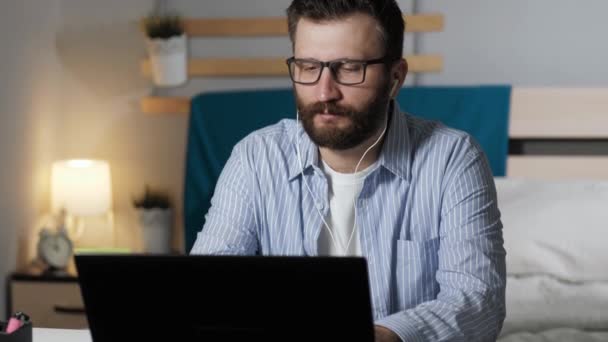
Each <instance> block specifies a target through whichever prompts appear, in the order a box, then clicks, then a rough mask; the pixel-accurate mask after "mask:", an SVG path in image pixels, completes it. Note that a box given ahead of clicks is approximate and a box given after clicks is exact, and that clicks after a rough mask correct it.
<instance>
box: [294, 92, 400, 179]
mask: <svg viewBox="0 0 608 342" xmlns="http://www.w3.org/2000/svg"><path fill="white" fill-rule="evenodd" d="M391 107H392V111H391V117H390V119H389V124H388V125H389V126H388V128H387V130H386V137H385V139H384V143H383V145H382V151H381V152H380V156H379V158H378V164H379V165H380V166H383V167H384V168H385V169H387V170H388V171H390V172H391V173H393V174H395V175H396V176H398V177H400V178H402V179H404V180H406V181H408V182H409V180H410V159H411V158H409V155H410V137H409V130H408V126H407V116H406V115H405V114H404V113H401V111H400V109H399V104H397V102H396V101H393V105H392V106H391ZM296 130H297V133H296V134H294V135H293V138H292V146H294V153H292V154H291V155H290V158H289V181H292V180H293V179H294V178H296V177H297V176H298V175H300V174H301V173H302V169H304V172H307V171H308V169H310V168H311V167H313V166H314V165H317V162H318V158H319V150H318V148H317V146H316V145H315V144H314V143H313V142H312V140H310V137H309V136H308V134H306V131H304V128H303V127H302V126H301V124H300V122H296ZM298 143H299V150H300V153H299V154H298ZM298 158H300V161H298Z"/></svg>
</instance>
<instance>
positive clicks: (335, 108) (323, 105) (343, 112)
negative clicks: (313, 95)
mask: <svg viewBox="0 0 608 342" xmlns="http://www.w3.org/2000/svg"><path fill="white" fill-rule="evenodd" d="M325 112H327V113H331V114H334V115H337V116H349V117H350V116H352V115H353V113H354V112H355V111H354V110H353V109H352V108H349V107H345V106H340V105H337V104H335V103H327V102H316V103H313V104H311V105H308V106H303V107H302V108H301V109H300V114H302V115H305V116H313V115H315V114H317V113H325Z"/></svg>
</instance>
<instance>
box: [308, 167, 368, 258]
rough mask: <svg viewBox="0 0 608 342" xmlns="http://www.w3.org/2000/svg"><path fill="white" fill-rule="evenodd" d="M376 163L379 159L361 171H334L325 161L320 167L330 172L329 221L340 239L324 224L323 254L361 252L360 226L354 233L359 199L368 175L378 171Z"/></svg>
mask: <svg viewBox="0 0 608 342" xmlns="http://www.w3.org/2000/svg"><path fill="white" fill-rule="evenodd" d="M376 166H377V162H376V163H374V164H372V165H370V166H369V167H367V168H366V169H365V170H363V171H358V172H357V173H340V172H337V171H334V170H333V169H332V168H331V167H329V165H327V163H325V162H324V161H322V163H321V165H320V168H321V170H322V171H323V173H325V175H326V176H327V182H328V187H329V212H328V213H327V217H326V218H325V222H327V224H328V225H329V228H330V229H331V232H332V234H333V236H334V239H335V240H336V243H334V242H333V240H332V238H331V236H330V234H329V232H328V231H327V227H325V224H323V226H322V227H321V233H320V234H319V241H318V242H319V245H318V247H319V255H324V256H328V255H330V256H348V255H350V256H353V255H354V256H360V255H361V243H360V241H359V234H358V232H357V230H356V228H355V229H354V233H353V225H354V223H355V200H356V199H357V198H358V197H359V194H360V193H361V189H363V182H364V181H365V177H367V175H369V174H370V173H371V172H372V171H374V169H375V168H376ZM351 236H352V239H351V242H350V245H348V240H349V239H350V238H351ZM336 244H337V245H336ZM347 246H348V249H347Z"/></svg>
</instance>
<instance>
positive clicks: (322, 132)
mask: <svg viewBox="0 0 608 342" xmlns="http://www.w3.org/2000/svg"><path fill="white" fill-rule="evenodd" d="M294 55H295V57H296V58H306V59H315V60H319V61H331V60H336V59H345V58H347V59H353V60H370V59H376V58H381V57H384V56H383V55H384V44H383V41H382V39H381V36H380V32H379V31H378V29H377V23H376V21H375V19H373V18H372V17H371V16H369V15H365V14H354V15H352V16H349V17H347V18H345V19H340V20H335V21H326V22H313V21H310V20H308V19H305V18H303V19H301V20H300V21H299V22H298V26H297V30H296V37H295V47H294ZM386 70H387V69H386V67H385V65H383V64H372V65H368V66H367V72H366V76H365V82H363V83H361V84H357V85H342V84H339V83H337V82H336V81H335V80H334V79H333V78H332V75H331V72H330V70H329V69H328V68H324V69H323V72H322V74H321V78H320V79H319V81H318V82H317V83H315V84H312V85H302V84H294V90H295V95H296V101H297V106H298V109H299V111H300V118H301V120H302V125H303V126H304V129H305V130H306V132H307V133H308V135H309V136H310V138H311V139H312V141H313V142H315V143H316V144H317V145H318V146H320V147H327V148H330V149H334V150H345V149H349V148H353V147H355V146H357V145H359V144H361V143H362V142H364V141H365V140H367V139H369V138H370V137H372V136H373V135H374V134H375V133H376V132H377V131H378V130H379V129H380V128H381V127H382V125H383V123H384V120H385V117H386V110H387V105H388V101H389V96H390V94H389V91H390V90H389V89H390V82H392V81H390V80H389V76H388V73H387V71H386Z"/></svg>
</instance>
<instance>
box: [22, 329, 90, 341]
mask: <svg viewBox="0 0 608 342" xmlns="http://www.w3.org/2000/svg"><path fill="white" fill-rule="evenodd" d="M33 337H34V339H33V340H34V341H33V342H92V341H93V340H92V339H91V333H90V332H89V331H88V330H73V329H46V328H34V336H33Z"/></svg>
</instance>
